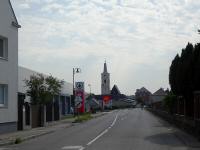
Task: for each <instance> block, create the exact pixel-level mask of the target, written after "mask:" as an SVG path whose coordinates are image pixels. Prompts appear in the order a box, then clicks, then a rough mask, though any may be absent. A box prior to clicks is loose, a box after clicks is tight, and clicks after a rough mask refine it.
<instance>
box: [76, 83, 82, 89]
mask: <svg viewBox="0 0 200 150" xmlns="http://www.w3.org/2000/svg"><path fill="white" fill-rule="evenodd" d="M76 90H80V91H84V82H76Z"/></svg>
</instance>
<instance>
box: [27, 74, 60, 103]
mask: <svg viewBox="0 0 200 150" xmlns="http://www.w3.org/2000/svg"><path fill="white" fill-rule="evenodd" d="M25 84H26V86H27V87H28V90H27V95H28V96H30V97H31V103H32V104H33V105H37V104H41V105H44V104H47V103H49V102H51V101H52V100H53V96H54V95H56V94H57V95H58V94H59V93H60V91H61V88H62V85H63V81H60V80H58V79H56V78H54V77H53V76H48V77H46V78H45V77H44V75H42V74H36V75H32V76H30V79H29V80H27V79H26V80H25Z"/></svg>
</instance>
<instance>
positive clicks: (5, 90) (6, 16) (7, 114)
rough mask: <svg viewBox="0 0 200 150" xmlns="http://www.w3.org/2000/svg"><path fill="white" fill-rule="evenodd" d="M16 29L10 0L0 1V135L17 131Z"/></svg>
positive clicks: (16, 23) (15, 20)
mask: <svg viewBox="0 0 200 150" xmlns="http://www.w3.org/2000/svg"><path fill="white" fill-rule="evenodd" d="M18 28H20V25H19V24H18V21H17V18H16V16H15V13H14V11H13V8H12V5H11V2H10V0H0V133H6V132H12V131H16V130H17V120H18V118H17V76H18Z"/></svg>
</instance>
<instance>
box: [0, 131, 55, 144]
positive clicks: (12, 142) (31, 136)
mask: <svg viewBox="0 0 200 150" xmlns="http://www.w3.org/2000/svg"><path fill="white" fill-rule="evenodd" d="M53 132H55V131H53V130H52V131H47V132H44V133H41V134H35V135H30V136H27V137H24V138H21V137H18V138H21V140H22V142H24V141H28V140H31V139H34V138H37V137H40V136H43V135H47V134H50V133H53ZM16 138H17V137H15V139H16ZM15 139H12V140H9V141H7V142H4V143H3V142H2V143H0V146H8V145H15ZM16 145H17V144H16Z"/></svg>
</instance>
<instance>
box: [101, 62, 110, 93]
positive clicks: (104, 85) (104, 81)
mask: <svg viewBox="0 0 200 150" xmlns="http://www.w3.org/2000/svg"><path fill="white" fill-rule="evenodd" d="M101 94H102V95H106V94H110V73H108V71H107V65H106V62H105V63H104V69H103V73H102V74H101Z"/></svg>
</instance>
